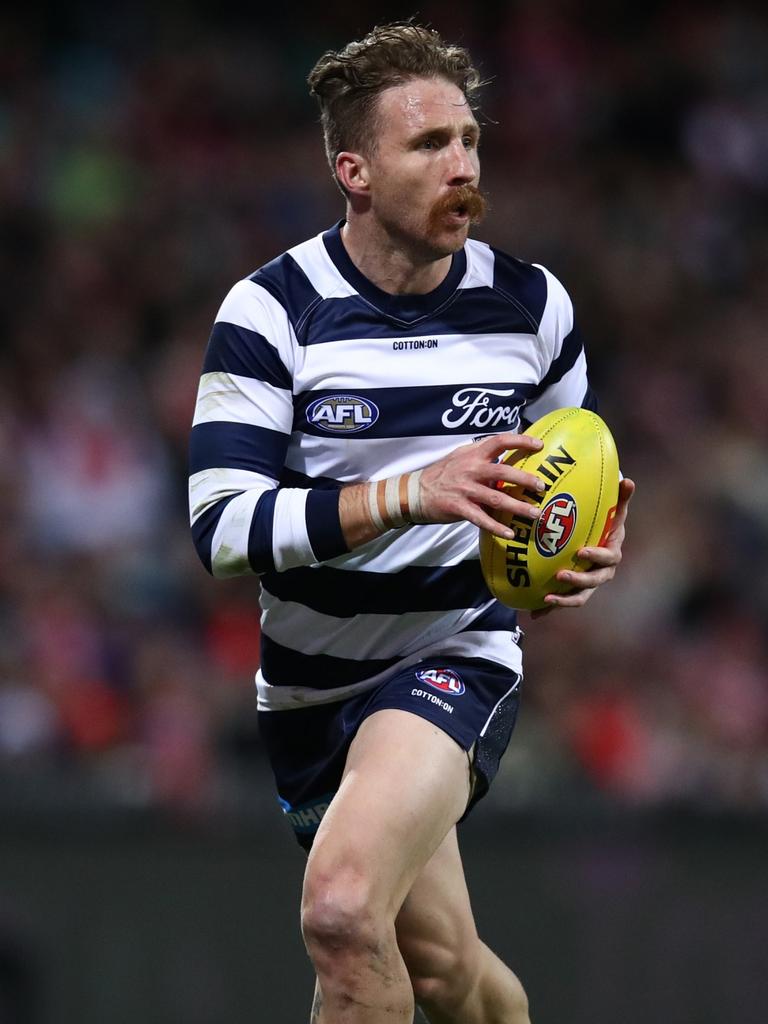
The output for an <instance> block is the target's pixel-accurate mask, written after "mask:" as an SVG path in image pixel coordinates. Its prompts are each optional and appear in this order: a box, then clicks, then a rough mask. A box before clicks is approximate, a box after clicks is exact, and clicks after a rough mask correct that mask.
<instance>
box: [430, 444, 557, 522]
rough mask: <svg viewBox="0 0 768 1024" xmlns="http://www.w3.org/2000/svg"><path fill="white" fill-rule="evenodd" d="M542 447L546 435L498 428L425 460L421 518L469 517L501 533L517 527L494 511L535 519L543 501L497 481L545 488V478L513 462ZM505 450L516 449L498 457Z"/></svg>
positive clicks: (449, 520) (438, 519)
mask: <svg viewBox="0 0 768 1024" xmlns="http://www.w3.org/2000/svg"><path fill="white" fill-rule="evenodd" d="M541 448H543V443H542V441H540V440H539V438H537V437H531V436H530V435H529V434H511V433H504V434H494V435H493V437H486V438H484V439H483V440H482V441H478V442H476V443H474V444H466V445H462V446H461V447H459V448H456V449H455V451H452V452H451V453H450V454H449V455H446V456H445V457H444V458H442V459H439V460H438V461H437V462H433V463H432V464H431V465H429V466H426V467H425V468H424V469H423V470H422V472H421V479H420V484H421V492H420V499H421V516H420V521H421V522H428V523H455V522H458V521H459V520H461V519H466V520H467V521H468V522H470V523H474V524H475V526H478V527H480V528H481V529H483V530H489V531H490V532H491V533H494V534H496V535H497V536H499V537H505V538H511V537H513V536H514V532H513V531H512V530H511V529H510V528H509V527H507V526H504V525H503V524H502V523H500V522H498V521H497V520H496V519H494V518H493V516H492V515H491V514H490V512H495V511H504V512H506V513H508V514H509V516H513V515H515V516H522V517H523V518H525V519H536V517H537V516H538V515H539V507H538V506H537V505H532V504H531V503H530V502H527V501H522V500H521V499H519V498H514V497H512V496H511V495H509V494H507V493H506V492H505V491H504V490H502V489H501V488H499V487H498V486H497V482H498V481H502V482H504V483H509V484H519V485H520V486H521V487H522V488H523V489H525V490H531V491H534V492H537V493H543V491H544V488H545V483H544V481H543V480H542V479H541V478H540V477H537V476H535V475H534V474H533V473H526V472H524V471H523V470H520V469H517V468H516V466H515V463H516V462H517V461H518V460H519V459H521V458H523V457H524V456H526V455H529V454H530V453H531V452H536V451H539V450H540V449H541ZM505 452H512V453H513V454H512V455H511V456H510V457H509V458H508V459H507V460H506V461H505V462H497V461H496V460H497V459H498V458H499V456H500V455H502V454H504V453H505Z"/></svg>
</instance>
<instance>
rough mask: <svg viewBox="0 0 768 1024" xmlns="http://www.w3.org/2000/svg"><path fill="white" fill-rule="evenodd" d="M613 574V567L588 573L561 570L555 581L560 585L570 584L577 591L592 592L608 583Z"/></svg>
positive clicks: (592, 570)
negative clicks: (558, 581)
mask: <svg viewBox="0 0 768 1024" xmlns="http://www.w3.org/2000/svg"><path fill="white" fill-rule="evenodd" d="M615 572H616V570H615V569H614V568H613V567H611V568H608V569H591V570H590V571H589V572H573V571H572V570H570V569H562V570H561V571H560V572H559V573H558V574H557V576H556V579H558V580H560V582H561V583H570V584H571V586H572V587H576V588H578V589H579V590H594V588H595V587H599V586H601V585H602V584H603V583H610V581H611V580H612V579H613V577H614V575H615Z"/></svg>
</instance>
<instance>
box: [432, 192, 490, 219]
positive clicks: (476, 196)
mask: <svg viewBox="0 0 768 1024" xmlns="http://www.w3.org/2000/svg"><path fill="white" fill-rule="evenodd" d="M487 209H488V201H487V200H486V198H485V196H484V195H483V193H482V192H481V191H480V189H479V188H477V187H476V186H475V185H457V186H456V187H455V188H452V189H451V191H450V192H449V193H448V194H447V195H444V196H441V197H440V199H438V200H436V202H435V203H434V205H433V206H432V209H431V210H430V212H429V224H430V226H434V227H437V224H438V222H439V221H440V218H441V217H443V216H444V215H445V214H446V213H466V214H468V216H469V220H470V223H471V224H479V223H480V221H481V220H482V219H483V217H484V216H485V213H486V210H487Z"/></svg>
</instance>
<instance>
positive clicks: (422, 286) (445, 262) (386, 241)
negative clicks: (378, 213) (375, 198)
mask: <svg viewBox="0 0 768 1024" xmlns="http://www.w3.org/2000/svg"><path fill="white" fill-rule="evenodd" d="M341 238H342V241H343V242H344V248H345V249H346V250H347V253H348V254H349V258H350V259H351V260H352V262H353V263H354V264H355V266H356V267H357V269H358V270H359V271H360V273H361V274H364V275H365V276H366V277H367V278H368V280H369V281H371V282H372V283H373V284H375V285H376V287H377V288H380V289H381V290H382V291H383V292H387V293H388V294H389V295H426V294H427V293H428V292H431V291H434V289H435V288H437V287H438V285H440V284H441V283H442V282H443V281H444V280H445V277H446V274H447V273H448V271H449V270H450V269H451V260H452V256H451V255H447V256H438V255H434V254H428V253H421V254H419V253H417V252H415V251H413V250H412V249H409V248H408V246H407V245H406V244H404V242H403V240H402V239H401V238H395V237H393V236H392V235H391V234H390V233H389V232H388V231H387V230H386V228H385V227H384V226H383V225H382V224H379V223H378V222H377V221H374V220H373V219H369V218H368V217H365V216H361V215H359V214H354V213H353V212H352V211H350V210H349V209H348V210H347V222H346V224H345V225H344V227H343V228H342V231H341Z"/></svg>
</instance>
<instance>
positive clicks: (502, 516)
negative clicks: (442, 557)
mask: <svg viewBox="0 0 768 1024" xmlns="http://www.w3.org/2000/svg"><path fill="white" fill-rule="evenodd" d="M526 434H531V435H532V436H533V437H539V438H541V440H542V441H543V442H544V447H543V448H542V449H541V451H538V452H534V453H532V454H531V455H528V456H526V457H525V458H524V459H521V460H520V461H519V462H517V463H516V465H517V467H518V468H519V469H524V470H526V472H528V473H535V474H536V475H537V476H539V477H540V478H541V479H542V480H544V482H545V484H546V491H545V492H544V494H543V495H542V494H539V493H538V492H536V491H531V490H524V489H523V488H522V487H520V486H519V485H512V484H503V485H500V486H503V488H504V490H505V491H506V492H507V493H508V494H511V495H513V496H514V497H516V498H522V499H523V500H524V501H528V502H531V503H532V504H534V505H537V504H540V505H541V515H540V516H539V518H538V520H534V521H532V520H530V519H525V518H523V517H522V516H511V515H509V514H508V513H497V514H496V518H497V519H498V520H499V522H503V523H504V524H505V526H509V527H511V528H512V529H513V530H514V531H515V536H514V538H513V539H512V540H505V539H504V538H503V537H497V536H495V535H494V534H492V533H489V532H488V531H487V530H481V531H480V564H481V566H482V570H483V576H484V577H485V582H486V583H487V585H488V589H489V590H490V591H491V593H492V594H493V595H494V597H497V598H498V599H499V601H502V602H503V603H504V604H506V605H509V606H510V607H511V608H525V609H528V610H535V609H538V608H545V607H547V606H546V604H545V602H544V598H545V596H546V595H547V594H563V593H566V592H567V591H568V590H570V589H571V587H570V585H569V584H568V583H561V582H560V581H559V580H556V579H555V574H556V573H558V572H559V571H560V570H561V569H573V570H576V571H577V572H580V571H583V570H584V569H587V568H588V567H589V565H590V563H589V562H587V561H586V560H585V559H581V558H578V557H577V555H576V552H577V551H578V550H579V549H580V548H582V547H585V546H599V545H600V544H601V543H603V542H604V540H605V538H606V537H607V535H608V533H609V531H610V528H611V524H612V522H613V518H614V516H615V514H616V503H617V500H618V494H619V457H618V454H617V452H616V444H615V442H614V440H613V437H612V436H611V432H610V430H609V429H608V427H607V426H606V424H605V423H604V421H603V420H602V419H601V418H600V417H599V416H598V415H597V414H596V413H593V412H590V411H589V410H588V409H576V408H573V409H556V410H555V411H554V412H550V413H548V414H547V415H546V416H542V418H541V419H540V420H537V421H536V422H535V423H533V424H532V425H531V426H530V427H529V428H528V429H527V430H526ZM513 455H514V453H513V452H510V453H509V454H508V455H507V456H505V459H504V460H502V461H506V459H508V458H510V457H512V456H513Z"/></svg>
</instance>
